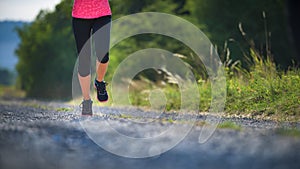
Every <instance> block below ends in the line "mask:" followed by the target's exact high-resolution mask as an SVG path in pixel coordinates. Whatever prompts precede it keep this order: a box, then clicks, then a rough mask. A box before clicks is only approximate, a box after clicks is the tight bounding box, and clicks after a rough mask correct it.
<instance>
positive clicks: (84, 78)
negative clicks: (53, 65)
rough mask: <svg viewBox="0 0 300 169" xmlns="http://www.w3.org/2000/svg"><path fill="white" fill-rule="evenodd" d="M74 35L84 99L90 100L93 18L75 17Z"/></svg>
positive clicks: (73, 23)
mask: <svg viewBox="0 0 300 169" xmlns="http://www.w3.org/2000/svg"><path fill="white" fill-rule="evenodd" d="M72 26H73V31H74V37H75V41H76V47H77V53H78V60H79V62H78V63H79V64H78V79H79V83H80V87H81V91H82V96H83V99H84V100H90V82H91V71H90V69H91V68H90V67H91V65H90V64H91V44H90V36H91V26H92V22H91V20H84V19H78V18H73V21H72Z"/></svg>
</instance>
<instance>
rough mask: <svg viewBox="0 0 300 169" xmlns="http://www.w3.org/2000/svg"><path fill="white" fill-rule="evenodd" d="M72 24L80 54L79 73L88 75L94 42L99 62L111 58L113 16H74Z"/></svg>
mask: <svg viewBox="0 0 300 169" xmlns="http://www.w3.org/2000/svg"><path fill="white" fill-rule="evenodd" d="M72 26H73V32H74V37H75V41H76V47H77V54H78V73H79V75H80V76H82V77H86V76H88V75H89V74H90V73H91V56H92V53H93V52H92V49H93V48H92V44H93V46H94V49H95V51H94V52H95V53H96V56H97V59H98V61H99V62H101V63H107V62H108V60H109V43H110V27H111V16H103V17H100V18H95V19H80V18H73V19H72Z"/></svg>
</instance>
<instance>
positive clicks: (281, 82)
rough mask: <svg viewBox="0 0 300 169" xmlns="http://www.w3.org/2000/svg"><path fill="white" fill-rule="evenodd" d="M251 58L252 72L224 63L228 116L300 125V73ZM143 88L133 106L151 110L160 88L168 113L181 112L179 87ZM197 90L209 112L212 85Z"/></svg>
mask: <svg viewBox="0 0 300 169" xmlns="http://www.w3.org/2000/svg"><path fill="white" fill-rule="evenodd" d="M249 58H250V59H249V60H252V62H251V65H252V66H251V67H250V68H249V69H244V68H243V67H242V66H241V65H240V64H227V63H226V61H225V63H224V64H225V72H226V89H227V96H226V105H225V113H226V114H227V115H240V116H247V117H250V118H256V119H270V120H275V121H279V122H280V121H289V122H296V121H300V70H299V69H298V68H290V69H289V70H287V71H282V70H279V69H277V68H276V65H275V63H274V62H273V61H272V59H271V57H265V58H264V57H262V56H260V55H259V54H258V52H256V51H255V50H253V49H252V50H251V55H250V56H249ZM141 85H142V86H145V87H144V88H143V87H139V89H135V88H131V90H130V94H131V95H130V100H131V103H132V104H133V105H136V106H144V107H150V104H149V100H148V96H149V93H150V91H151V90H153V89H156V88H160V89H161V90H162V91H163V92H164V94H165V96H166V99H167V104H166V110H178V109H180V106H181V95H180V91H179V90H178V87H177V86H176V85H170V84H167V85H164V86H161V85H155V84H150V85H149V84H143V83H141V84H140V85H139V86H141ZM149 86H150V87H149ZM198 88H199V93H200V105H199V111H201V112H206V111H208V110H209V107H210V102H211V83H210V81H209V80H202V79H200V80H199V81H198Z"/></svg>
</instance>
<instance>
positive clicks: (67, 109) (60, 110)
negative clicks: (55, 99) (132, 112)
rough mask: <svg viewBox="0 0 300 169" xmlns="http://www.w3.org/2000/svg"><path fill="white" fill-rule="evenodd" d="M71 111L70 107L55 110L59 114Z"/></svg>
mask: <svg viewBox="0 0 300 169" xmlns="http://www.w3.org/2000/svg"><path fill="white" fill-rule="evenodd" d="M71 110H72V109H71V108H68V107H60V108H57V109H55V111H59V112H68V111H71Z"/></svg>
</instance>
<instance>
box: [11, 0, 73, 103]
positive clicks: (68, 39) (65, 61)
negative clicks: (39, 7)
mask: <svg viewBox="0 0 300 169" xmlns="http://www.w3.org/2000/svg"><path fill="white" fill-rule="evenodd" d="M71 7H72V1H71V0H64V1H62V2H61V3H60V4H59V5H57V6H56V8H55V11H54V12H48V11H40V13H39V15H38V16H37V17H36V19H35V21H34V22H32V23H31V24H28V25H25V26H24V27H22V28H19V29H18V30H17V31H18V34H19V36H20V39H21V43H20V45H19V47H18V49H17V50H16V54H17V55H18V57H19V62H18V64H17V67H16V68H17V71H18V75H19V76H18V79H17V85H18V87H19V88H21V89H24V90H25V91H26V92H27V96H28V97H42V98H49V99H50V98H59V99H65V98H70V96H71V90H70V88H71V85H72V84H71V81H72V73H73V66H74V63H75V59H76V50H75V42H74V38H73V32H72V27H71V14H70V13H71Z"/></svg>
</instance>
